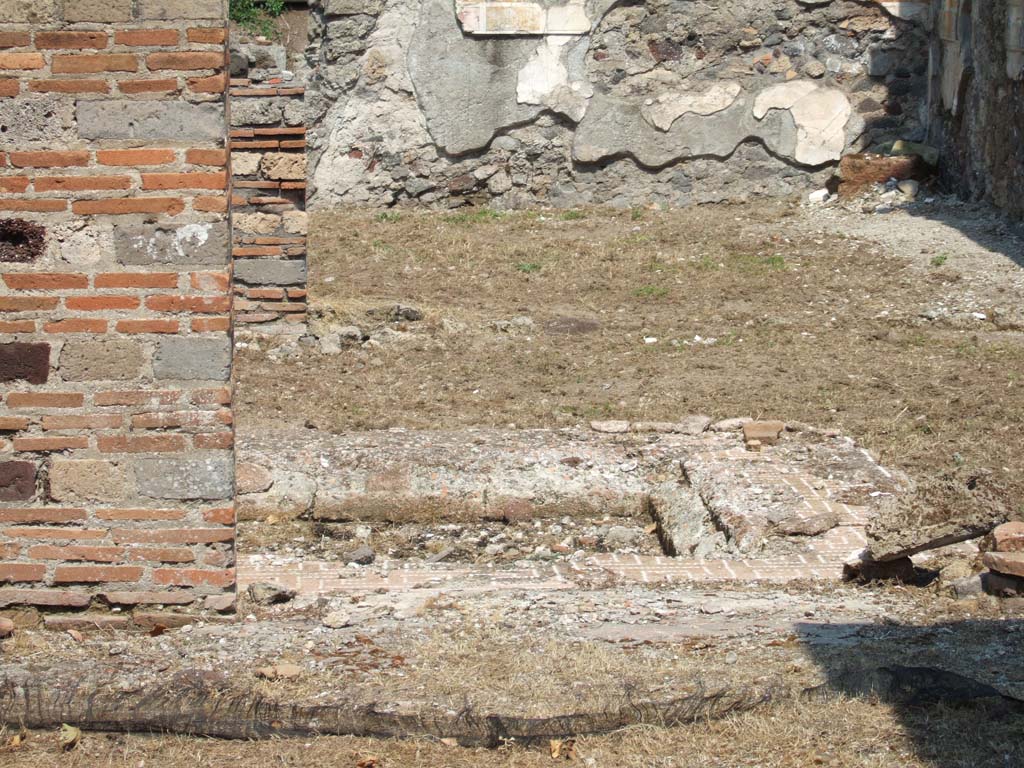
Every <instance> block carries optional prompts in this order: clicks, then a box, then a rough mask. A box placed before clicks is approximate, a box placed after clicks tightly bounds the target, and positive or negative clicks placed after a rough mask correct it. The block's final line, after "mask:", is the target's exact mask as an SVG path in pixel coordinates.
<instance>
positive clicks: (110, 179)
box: [0, 0, 234, 610]
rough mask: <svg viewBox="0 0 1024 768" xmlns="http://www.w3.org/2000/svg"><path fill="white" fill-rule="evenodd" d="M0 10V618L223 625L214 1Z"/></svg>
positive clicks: (221, 145) (224, 427)
mask: <svg viewBox="0 0 1024 768" xmlns="http://www.w3.org/2000/svg"><path fill="white" fill-rule="evenodd" d="M60 5H61V4H60V3H53V2H46V1H43V2H38V3H31V2H21V1H20V0H18V1H16V2H13V3H8V2H4V3H2V4H0V395H2V400H0V609H2V608H5V607H9V606H12V605H25V604H27V605H35V606H39V607H44V608H48V609H53V608H58V609H68V608H74V609H87V608H90V607H91V608H93V609H101V608H104V607H108V606H119V607H124V608H126V609H135V608H141V607H144V606H153V605H167V606H175V607H176V608H188V609H200V608H210V609H216V610H228V609H230V607H231V600H232V594H231V593H232V592H233V585H234V544H233V542H234V508H233V495H234V489H233V486H234V450H233V431H232V411H231V388H230V363H231V294H230V263H229V253H230V241H231V237H230V223H229V221H228V213H227V208H228V195H229V191H228V186H229V184H228V181H229V172H228V167H227V166H228V158H227V144H226V133H227V118H226V104H225V96H226V94H225V92H226V86H227V74H226V66H225V63H226V38H227V29H226V22H225V19H226V0H104V2H86V1H85V0H82V1H81V2H78V1H76V2H65V3H63V8H64V10H63V11H60V10H58V8H59V6H60Z"/></svg>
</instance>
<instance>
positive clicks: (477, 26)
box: [455, 0, 591, 35]
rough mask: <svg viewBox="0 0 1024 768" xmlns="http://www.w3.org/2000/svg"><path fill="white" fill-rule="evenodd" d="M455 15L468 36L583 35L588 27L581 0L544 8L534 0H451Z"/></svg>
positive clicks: (572, 0)
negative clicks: (518, 0)
mask: <svg viewBox="0 0 1024 768" xmlns="http://www.w3.org/2000/svg"><path fill="white" fill-rule="evenodd" d="M455 15H456V16H457V17H458V19H459V23H460V24H462V30H463V32H465V33H466V34H469V35H584V34H587V33H588V32H590V28H591V23H590V17H589V16H587V9H586V7H585V5H584V4H583V2H582V0H570V2H568V3H566V4H564V5H555V6H552V7H550V8H547V9H545V8H544V7H543V6H542V5H540V4H539V3H534V2H501V1H495V0H483V2H476V3H467V2H464V1H463V0H455Z"/></svg>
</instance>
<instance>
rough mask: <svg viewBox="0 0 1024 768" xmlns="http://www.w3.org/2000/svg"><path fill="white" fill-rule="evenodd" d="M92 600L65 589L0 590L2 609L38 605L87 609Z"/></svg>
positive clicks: (0, 605)
mask: <svg viewBox="0 0 1024 768" xmlns="http://www.w3.org/2000/svg"><path fill="white" fill-rule="evenodd" d="M90 601H91V598H90V596H89V595H85V594H82V593H81V592H73V591H69V590H63V589H0V608H7V607H9V606H12V605H36V606H39V607H46V608H86V607H87V606H88V605H89V602H90Z"/></svg>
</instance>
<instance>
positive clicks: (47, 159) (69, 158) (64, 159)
mask: <svg viewBox="0 0 1024 768" xmlns="http://www.w3.org/2000/svg"><path fill="white" fill-rule="evenodd" d="M10 161H11V165H13V166H14V167H15V168H71V167H83V166H86V165H88V164H89V153H88V152H86V151H84V150H71V151H66V152H60V151H43V152H11V154H10Z"/></svg>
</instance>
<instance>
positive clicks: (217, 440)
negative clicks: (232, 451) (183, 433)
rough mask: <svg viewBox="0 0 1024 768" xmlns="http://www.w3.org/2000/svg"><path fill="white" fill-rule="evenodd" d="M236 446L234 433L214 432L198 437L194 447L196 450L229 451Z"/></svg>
mask: <svg viewBox="0 0 1024 768" xmlns="http://www.w3.org/2000/svg"><path fill="white" fill-rule="evenodd" d="M234 444H235V435H234V433H233V432H213V433H209V432H208V433H203V434H201V435H196V436H195V437H194V438H192V445H193V447H195V448H196V450H225V451H226V450H227V449H229V448H231V447H232V446H233V445H234Z"/></svg>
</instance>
